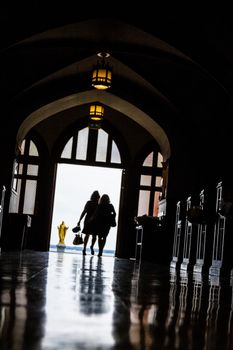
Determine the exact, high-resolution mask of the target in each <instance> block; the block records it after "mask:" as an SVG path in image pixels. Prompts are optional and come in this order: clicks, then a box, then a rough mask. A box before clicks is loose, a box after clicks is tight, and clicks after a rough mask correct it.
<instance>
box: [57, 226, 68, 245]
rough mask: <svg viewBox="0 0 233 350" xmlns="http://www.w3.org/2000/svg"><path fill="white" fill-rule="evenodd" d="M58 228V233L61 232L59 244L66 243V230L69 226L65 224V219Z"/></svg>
mask: <svg viewBox="0 0 233 350" xmlns="http://www.w3.org/2000/svg"><path fill="white" fill-rule="evenodd" d="M57 228H58V234H59V243H58V244H63V245H64V244H65V236H66V231H67V230H68V228H69V227H68V226H66V225H65V223H64V221H62V223H61V224H60V226H57Z"/></svg>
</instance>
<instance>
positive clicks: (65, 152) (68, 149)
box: [61, 137, 73, 159]
mask: <svg viewBox="0 0 233 350" xmlns="http://www.w3.org/2000/svg"><path fill="white" fill-rule="evenodd" d="M72 144H73V137H71V138H70V139H69V141H68V142H67V144H66V145H65V147H64V149H63V152H62V155H61V157H62V158H68V159H70V158H71V147H72Z"/></svg>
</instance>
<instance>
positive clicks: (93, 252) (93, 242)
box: [90, 235, 96, 255]
mask: <svg viewBox="0 0 233 350" xmlns="http://www.w3.org/2000/svg"><path fill="white" fill-rule="evenodd" d="M95 242H96V235H92V241H91V246H90V248H91V254H92V255H94V254H95V251H94V245H95Z"/></svg>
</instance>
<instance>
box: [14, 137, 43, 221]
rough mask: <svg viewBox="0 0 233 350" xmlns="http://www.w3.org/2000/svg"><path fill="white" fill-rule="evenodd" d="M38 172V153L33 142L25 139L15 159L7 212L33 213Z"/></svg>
mask: <svg viewBox="0 0 233 350" xmlns="http://www.w3.org/2000/svg"><path fill="white" fill-rule="evenodd" d="M38 172H39V154H38V150H37V147H36V145H35V143H34V142H33V141H32V140H30V139H25V140H23V142H22V145H21V152H20V155H19V156H18V157H17V160H15V164H14V177H13V182H12V191H11V199H10V205H9V213H19V214H28V215H32V214H34V210H35V200H36V189H37V182H38Z"/></svg>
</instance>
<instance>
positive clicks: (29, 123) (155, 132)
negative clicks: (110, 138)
mask: <svg viewBox="0 0 233 350" xmlns="http://www.w3.org/2000/svg"><path fill="white" fill-rule="evenodd" d="M96 101H99V102H100V103H103V104H105V105H107V106H109V107H111V108H113V109H115V110H117V111H118V112H121V113H123V114H125V115H126V116H127V117H129V118H131V119H132V120H134V121H135V122H136V123H137V124H139V125H140V126H141V127H143V128H144V129H145V130H147V131H148V132H149V133H150V134H151V136H152V137H153V138H154V139H155V140H156V141H157V143H158V145H159V146H160V150H161V154H162V156H163V158H164V161H166V160H167V159H169V157H170V152H171V151H170V143H169V140H168V137H167V135H166V133H165V131H164V130H163V129H162V128H161V126H160V125H159V124H158V123H156V121H155V120H153V119H152V118H151V117H150V116H149V115H148V114H146V113H144V112H143V111H142V110H140V109H139V108H137V107H135V106H134V105H132V104H131V103H129V102H127V101H125V100H123V99H122V98H119V97H117V96H115V95H113V94H111V93H109V92H105V91H97V90H89V91H85V92H81V93H77V94H73V95H70V96H66V97H64V98H61V99H59V100H56V101H53V102H51V103H49V104H47V105H45V106H43V107H41V108H39V109H37V110H36V111H34V112H32V113H31V114H30V115H29V116H28V117H27V118H26V119H25V120H24V121H23V123H22V124H21V126H20V128H19V130H18V134H17V145H18V146H20V145H21V142H22V140H23V139H24V137H25V135H26V134H27V132H28V131H29V130H30V129H31V128H32V127H34V126H35V125H37V124H38V123H40V122H42V121H43V120H45V119H47V118H49V117H51V116H53V115H55V114H57V113H59V112H62V111H65V110H67V109H70V108H73V107H76V106H80V105H83V104H87V103H92V102H96Z"/></svg>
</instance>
